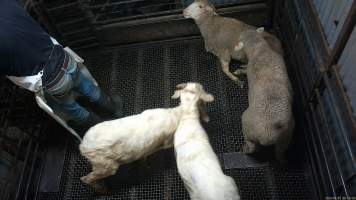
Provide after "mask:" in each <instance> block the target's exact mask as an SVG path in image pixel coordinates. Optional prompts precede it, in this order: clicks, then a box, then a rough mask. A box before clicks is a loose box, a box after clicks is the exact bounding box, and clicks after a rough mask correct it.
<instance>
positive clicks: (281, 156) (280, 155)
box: [275, 133, 292, 163]
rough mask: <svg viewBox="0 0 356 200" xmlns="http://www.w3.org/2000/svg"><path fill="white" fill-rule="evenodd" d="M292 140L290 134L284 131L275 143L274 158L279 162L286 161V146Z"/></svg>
mask: <svg viewBox="0 0 356 200" xmlns="http://www.w3.org/2000/svg"><path fill="white" fill-rule="evenodd" d="M291 140H292V134H290V133H284V134H282V137H281V138H280V139H279V140H278V141H277V143H276V144H275V154H276V159H277V160H278V161H279V162H281V163H286V162H287V158H286V151H287V150H288V146H289V144H290V142H291Z"/></svg>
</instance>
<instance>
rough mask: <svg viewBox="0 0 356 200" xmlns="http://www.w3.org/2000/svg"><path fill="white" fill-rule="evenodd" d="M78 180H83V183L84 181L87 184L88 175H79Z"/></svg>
mask: <svg viewBox="0 0 356 200" xmlns="http://www.w3.org/2000/svg"><path fill="white" fill-rule="evenodd" d="M80 180H81V181H82V182H83V183H85V184H88V185H89V183H90V182H89V180H88V176H83V177H81V178H80Z"/></svg>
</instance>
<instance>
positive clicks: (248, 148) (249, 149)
mask: <svg viewBox="0 0 356 200" xmlns="http://www.w3.org/2000/svg"><path fill="white" fill-rule="evenodd" d="M254 151H255V149H254V148H253V147H251V146H250V145H248V144H246V143H245V144H243V146H242V152H243V153H245V154H251V153H253V152H254Z"/></svg>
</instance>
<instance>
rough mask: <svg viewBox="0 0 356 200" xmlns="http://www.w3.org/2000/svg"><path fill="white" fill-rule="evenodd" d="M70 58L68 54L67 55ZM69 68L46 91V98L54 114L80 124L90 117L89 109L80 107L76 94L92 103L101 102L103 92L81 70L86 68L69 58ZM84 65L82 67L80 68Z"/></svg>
mask: <svg viewBox="0 0 356 200" xmlns="http://www.w3.org/2000/svg"><path fill="white" fill-rule="evenodd" d="M66 55H67V56H69V55H68V54H66ZM68 63H69V64H68V67H67V69H66V70H64V69H62V70H64V72H65V73H64V75H63V77H62V78H61V79H60V81H59V82H58V83H57V84H56V85H55V86H53V87H52V88H50V89H45V90H44V93H45V98H46V100H47V103H48V105H49V106H50V107H51V108H52V109H53V110H54V112H55V113H56V114H57V115H59V116H60V117H62V118H64V119H65V120H66V121H68V120H73V121H74V122H76V123H78V124H80V123H83V122H85V121H86V119H88V117H89V112H88V110H87V109H85V108H84V107H82V106H81V105H79V104H78V103H77V101H76V98H75V92H76V93H79V94H81V95H83V96H85V97H86V98H88V99H89V101H91V102H96V101H98V100H99V98H100V95H101V90H100V88H99V87H98V86H96V85H95V84H94V83H93V81H92V80H91V79H89V78H88V77H87V76H85V75H84V73H83V71H82V70H81V69H82V68H84V67H85V66H84V65H82V64H81V63H77V62H76V61H75V60H74V58H72V57H71V56H69V62H68ZM78 65H82V66H80V67H79V66H78Z"/></svg>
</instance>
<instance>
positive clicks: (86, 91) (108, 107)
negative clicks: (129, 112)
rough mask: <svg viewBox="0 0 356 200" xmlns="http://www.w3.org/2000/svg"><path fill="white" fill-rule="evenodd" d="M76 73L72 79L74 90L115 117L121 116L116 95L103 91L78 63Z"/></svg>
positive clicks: (120, 105)
mask: <svg viewBox="0 0 356 200" xmlns="http://www.w3.org/2000/svg"><path fill="white" fill-rule="evenodd" d="M78 65H81V66H78V74H77V76H76V77H75V80H74V90H75V91H77V92H79V93H81V94H83V95H84V96H86V97H87V98H88V99H89V100H90V101H91V102H93V103H95V104H97V105H98V106H100V107H101V108H103V109H104V110H105V111H107V112H109V113H112V114H113V115H114V116H115V117H117V118H119V117H121V116H122V100H121V98H120V97H119V96H118V95H115V96H112V97H111V96H109V95H107V94H106V93H105V92H103V91H102V90H101V89H100V88H99V87H98V86H96V85H95V84H94V83H93V81H92V80H91V79H90V78H89V77H87V76H86V75H85V74H84V73H83V71H82V70H80V69H81V68H85V66H84V65H82V64H81V63H78Z"/></svg>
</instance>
